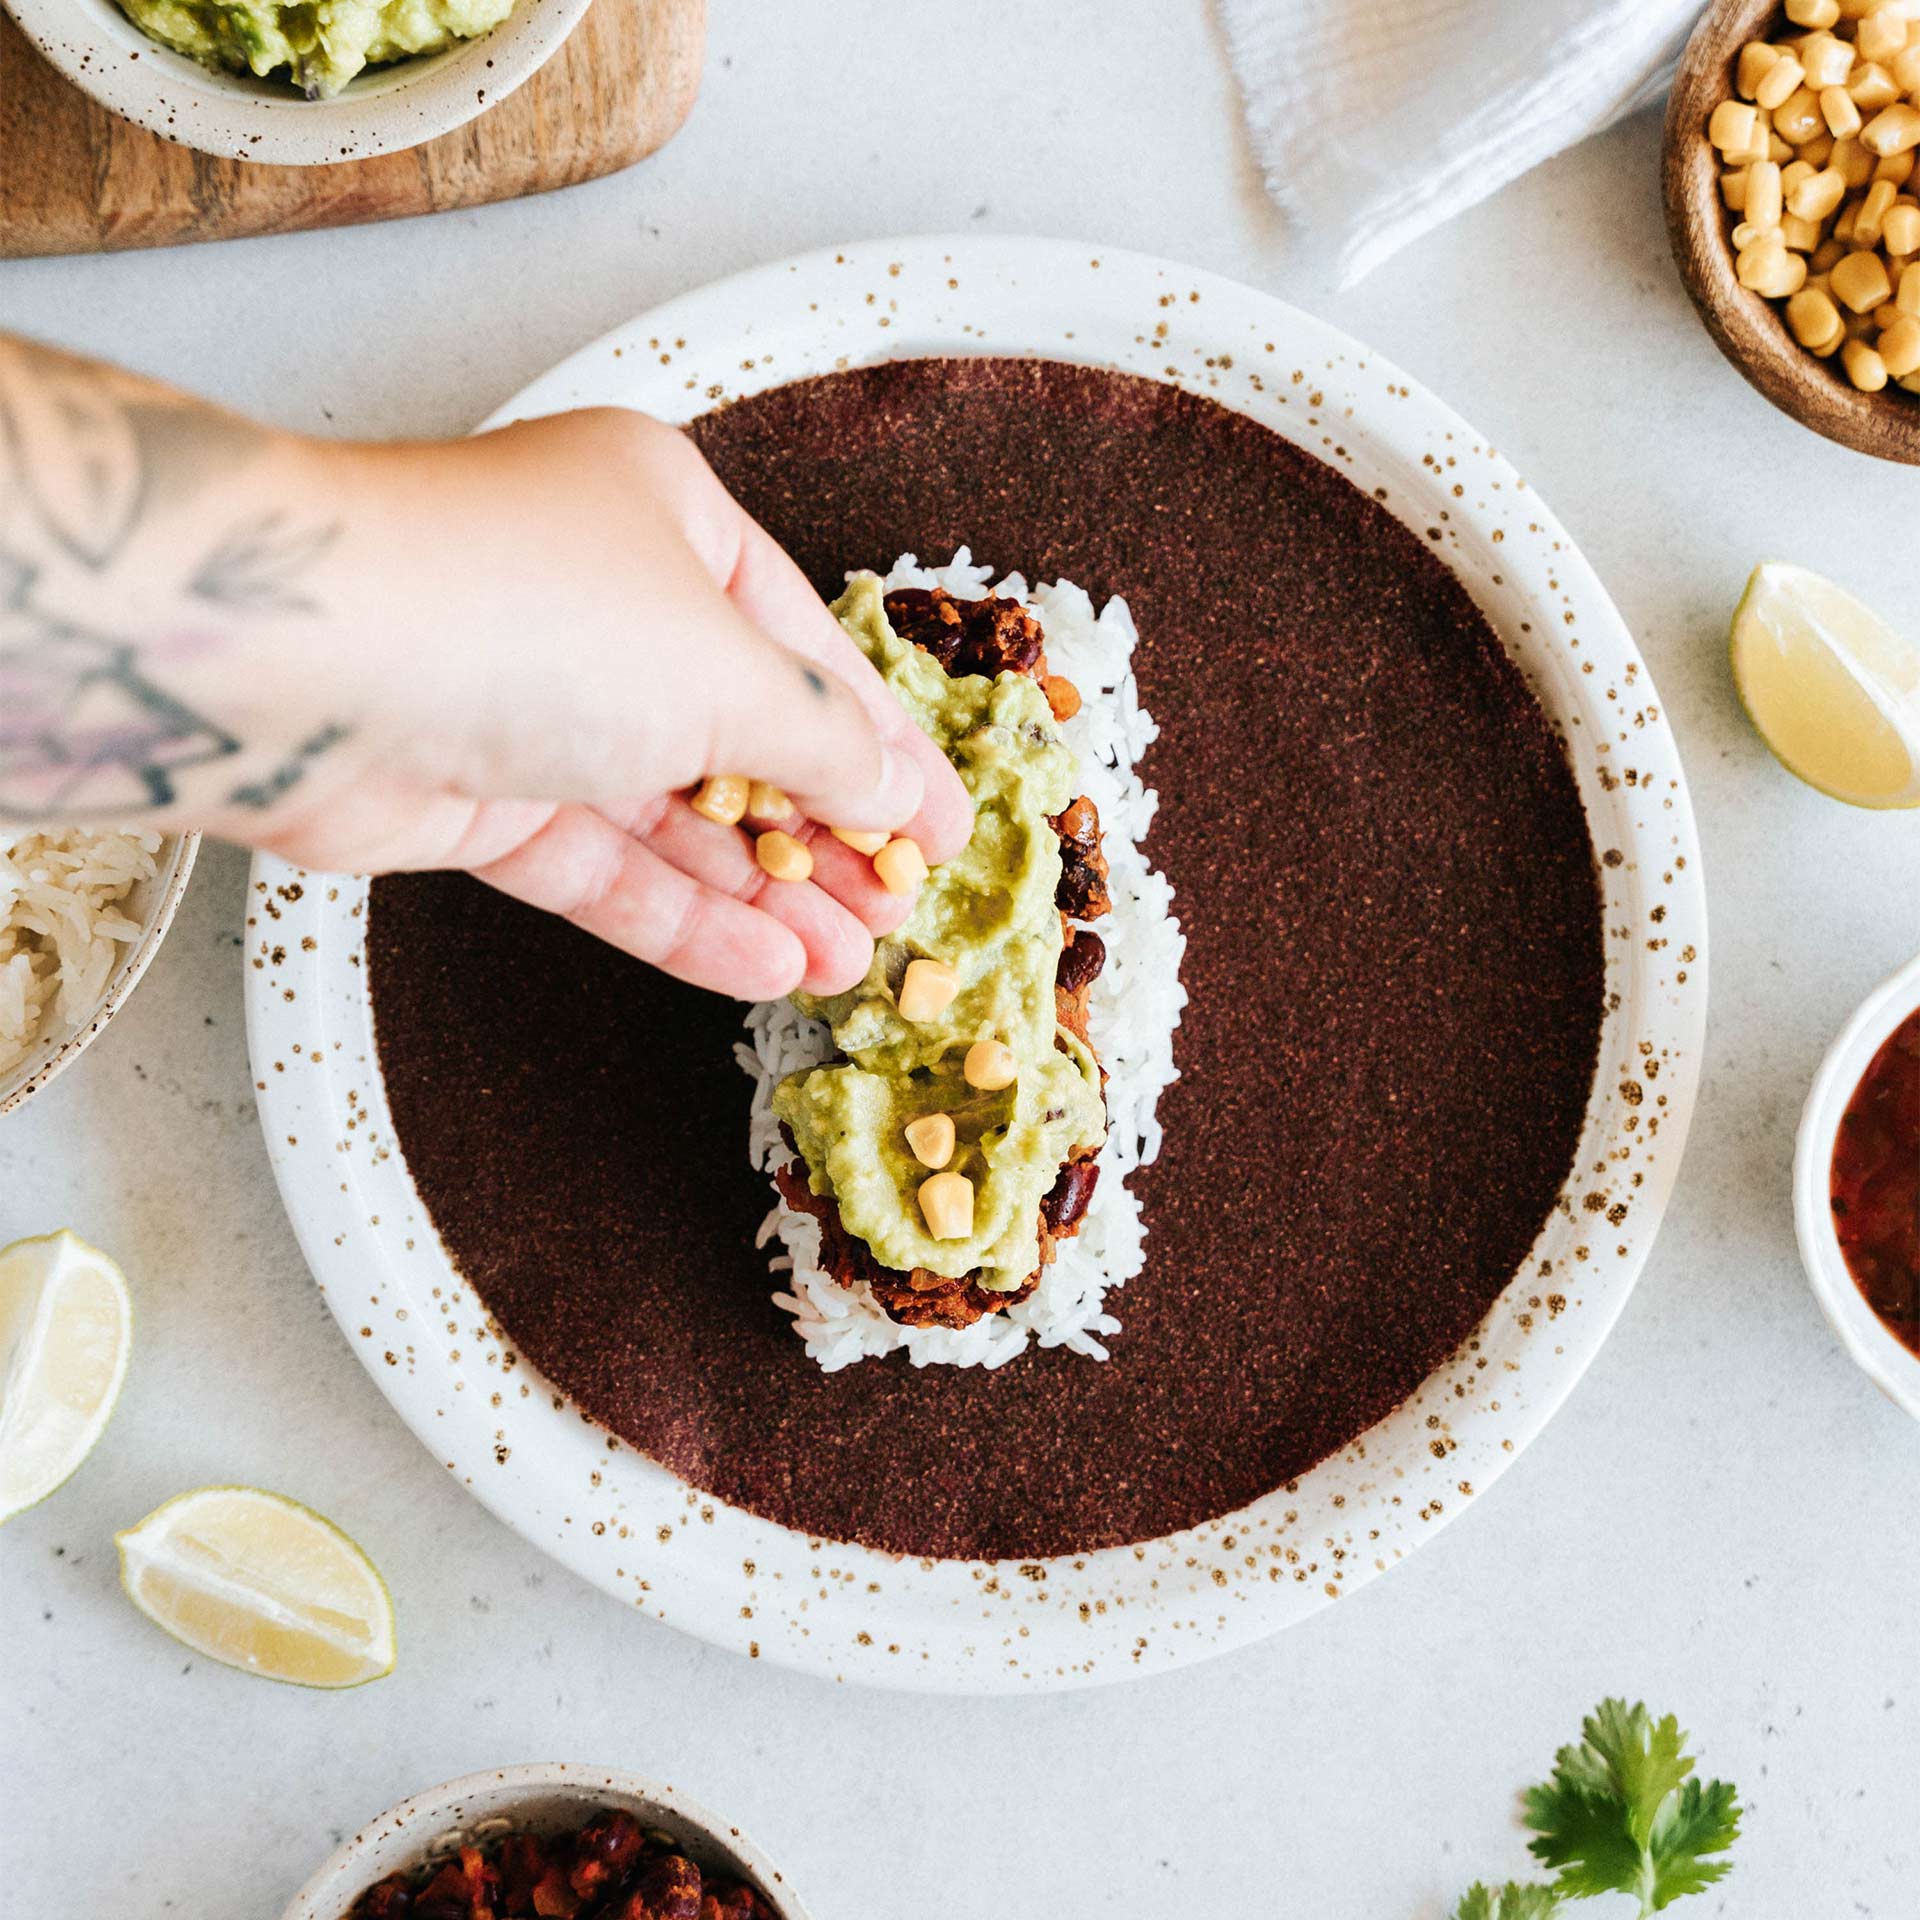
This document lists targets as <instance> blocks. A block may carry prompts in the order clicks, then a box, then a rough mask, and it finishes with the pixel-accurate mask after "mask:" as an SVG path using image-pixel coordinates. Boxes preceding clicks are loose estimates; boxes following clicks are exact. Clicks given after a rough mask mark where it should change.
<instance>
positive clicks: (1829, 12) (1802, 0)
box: [1787, 0, 1840, 28]
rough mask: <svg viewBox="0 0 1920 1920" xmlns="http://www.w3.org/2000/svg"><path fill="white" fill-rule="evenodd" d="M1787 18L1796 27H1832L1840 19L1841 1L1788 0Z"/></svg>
mask: <svg viewBox="0 0 1920 1920" xmlns="http://www.w3.org/2000/svg"><path fill="white" fill-rule="evenodd" d="M1787 18H1788V19H1789V20H1791V21H1792V22H1793V24H1794V25H1795V26H1796V27H1821V28H1825V27H1830V26H1832V25H1833V24H1834V23H1835V22H1836V21H1837V20H1838V19H1839V18H1840V0H1787Z"/></svg>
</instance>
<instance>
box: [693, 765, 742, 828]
mask: <svg viewBox="0 0 1920 1920" xmlns="http://www.w3.org/2000/svg"><path fill="white" fill-rule="evenodd" d="M687 805H688V806H690V807H691V808H692V809H693V810H694V812H695V813H697V814H699V816H700V817H701V818H702V819H703V820H711V821H713V822H714V824H715V825H716V826H722V827H735V826H738V825H739V824H740V822H741V820H742V819H743V818H744V817H745V815H746V811H747V777H746V775H745V774H741V773H716V774H714V775H713V777H712V778H711V779H708V780H703V781H701V783H700V786H699V789H698V791H697V792H696V793H695V794H694V796H693V798H692V799H691V800H689V801H688V802H687Z"/></svg>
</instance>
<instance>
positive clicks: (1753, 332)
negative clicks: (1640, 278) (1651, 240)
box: [1664, 0, 1920, 465]
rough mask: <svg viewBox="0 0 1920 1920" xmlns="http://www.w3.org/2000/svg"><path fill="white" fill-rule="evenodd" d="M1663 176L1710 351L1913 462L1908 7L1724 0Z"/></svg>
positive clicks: (1818, 417) (1904, 3)
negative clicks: (1711, 346) (1713, 349)
mask: <svg viewBox="0 0 1920 1920" xmlns="http://www.w3.org/2000/svg"><path fill="white" fill-rule="evenodd" d="M1664 166H1665V188H1666V203H1667V229H1668V234H1669V236H1670V238H1671V240H1672V243H1673V254H1674V259H1675V261H1676V262H1677V263H1678V265H1679V268H1680V273H1681V277H1682V278H1683V279H1684V280H1685V282H1686V286H1687V291H1688V293H1690V294H1691V295H1692V297H1693V302H1694V305H1695V306H1696V307H1698V308H1699V310H1700V317H1701V318H1702V319H1703V320H1704V321H1705V322H1706V325H1707V331H1708V332H1709V333H1711V334H1712V335H1713V338H1714V340H1715V342H1716V343H1717V344H1718V346H1719V348H1720V350H1721V352H1722V353H1724V354H1725V355H1726V356H1727V358H1728V359H1729V360H1731V361H1732V362H1733V364H1734V365H1735V366H1736V367H1738V368H1739V369H1740V371H1741V372H1742V373H1743V374H1745V375H1746V377H1747V378H1748V380H1750V381H1751V382H1752V383H1753V385H1754V386H1756V387H1758V388H1759V389H1760V391H1761V392H1762V393H1764V394H1765V395H1766V396H1767V398H1768V399H1769V400H1771V401H1772V402H1773V403H1774V405H1775V406H1777V407H1779V408H1780V409H1781V410H1782V411H1783V412H1786V413H1789V414H1791V415H1792V416H1793V417H1794V418H1795V419H1796V420H1799V421H1800V422H1802V423H1803V424H1804V425H1806V426H1809V427H1812V428H1813V429H1814V431H1815V432H1817V433H1823V434H1825V435H1826V436H1827V438H1828V439H1830V440H1837V441H1840V442H1841V443H1842V444H1843V445H1845V446H1849V447H1854V448H1857V449H1858V450H1859V451H1860V452H1862V453H1870V454H1875V455H1877V456H1879V457H1880V458H1881V459H1884V460H1903V461H1907V462H1910V463H1912V464H1915V465H1920V0H1721V3H1720V4H1719V5H1717V6H1714V7H1712V8H1711V9H1710V10H1709V11H1708V13H1707V15H1706V17H1705V18H1704V19H1703V20H1702V21H1701V22H1700V25H1699V27H1698V28H1697V29H1696V30H1695V32H1694V35H1693V38H1692V39H1691V40H1690V41H1689V42H1688V44H1687V49H1686V52H1685V54H1684V55H1683V56H1682V57H1681V61H1680V70H1679V74H1678V76H1677V77H1676V79H1675V81H1674V87H1673V94H1672V98H1671V100H1670V101H1669V103H1668V107H1667V124H1666V136H1665V160H1664Z"/></svg>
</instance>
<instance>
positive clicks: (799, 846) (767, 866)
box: [753, 827, 813, 885]
mask: <svg viewBox="0 0 1920 1920" xmlns="http://www.w3.org/2000/svg"><path fill="white" fill-rule="evenodd" d="M753 857H754V858H755V859H756V860H757V861H759V863H760V867H761V871H762V872H764V873H766V874H768V875H769V876H770V877H771V878H773V879H775V880H784V881H786V882H787V883H788V884H789V885H798V884H799V882H801V881H802V880H809V879H811V878H812V877H813V855H812V853H811V852H810V851H809V850H808V848H807V843H806V842H805V841H804V840H796V839H795V838H794V837H793V835H792V834H790V833H782V832H781V831H780V829H779V828H778V827H775V828H774V830H773V831H772V832H771V833H763V834H761V835H760V836H759V837H758V838H757V839H756V840H755V841H754V843H753Z"/></svg>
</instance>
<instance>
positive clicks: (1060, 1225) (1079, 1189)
mask: <svg viewBox="0 0 1920 1920" xmlns="http://www.w3.org/2000/svg"><path fill="white" fill-rule="evenodd" d="M1099 1179H1100V1166H1099V1163H1098V1162H1097V1161H1094V1160H1069V1161H1068V1162H1067V1164H1066V1165H1065V1166H1064V1167H1062V1168H1061V1169H1060V1178H1059V1179H1058V1180H1056V1181H1055V1182H1054V1183H1053V1191H1052V1192H1051V1193H1049V1194H1048V1195H1047V1197H1046V1198H1045V1199H1044V1200H1042V1201H1041V1203H1040V1217H1041V1218H1042V1219H1043V1220H1045V1221H1046V1223H1047V1230H1048V1232H1050V1233H1052V1234H1054V1235H1056V1236H1058V1235H1061V1234H1065V1233H1068V1232H1070V1231H1071V1230H1072V1229H1073V1228H1075V1227H1077V1226H1078V1225H1079V1224H1080V1219H1081V1216H1082V1215H1083V1214H1084V1213H1085V1212H1086V1210H1087V1203H1088V1202H1089V1201H1090V1200H1091V1199H1092V1198H1093V1189H1094V1187H1095V1185H1096V1184H1097V1183H1098V1181H1099Z"/></svg>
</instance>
